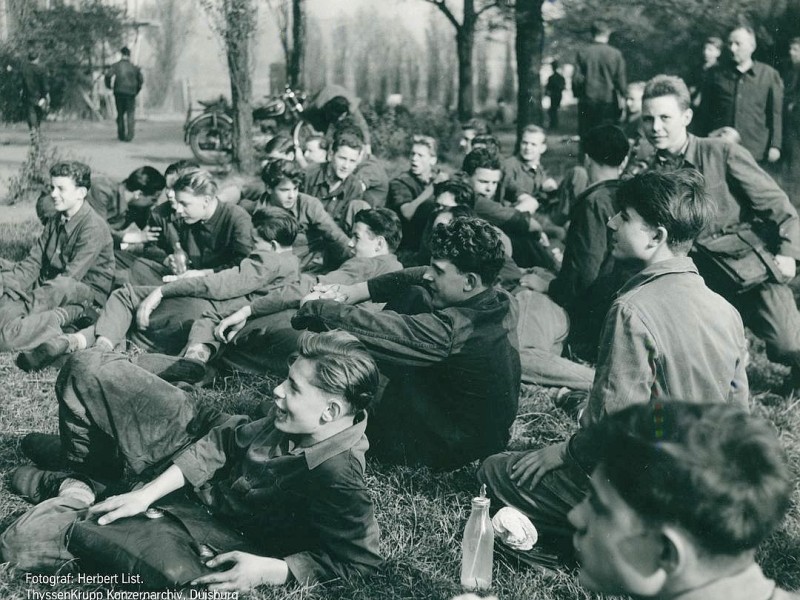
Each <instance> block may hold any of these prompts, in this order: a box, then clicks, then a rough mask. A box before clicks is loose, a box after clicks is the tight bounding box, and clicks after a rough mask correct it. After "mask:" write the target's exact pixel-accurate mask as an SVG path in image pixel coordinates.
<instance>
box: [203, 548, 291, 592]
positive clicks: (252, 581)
mask: <svg viewBox="0 0 800 600" xmlns="http://www.w3.org/2000/svg"><path fill="white" fill-rule="evenodd" d="M225 564H232V565H233V566H231V567H230V568H229V569H228V570H227V571H220V572H218V573H209V574H208V575H203V576H202V577H198V578H197V579H195V580H194V581H192V583H191V585H205V586H208V589H209V590H212V591H220V592H221V591H233V590H239V591H246V590H250V589H253V588H254V587H256V586H259V585H262V584H267V585H281V584H284V583H286V582H287V581H288V579H289V565H287V564H286V562H285V561H282V560H279V559H277V558H270V557H268V556H256V555H255V554H249V553H247V552H239V551H234V552H223V553H222V554H220V555H218V556H215V557H214V558H212V559H211V560H209V561H208V562H206V566H207V567H211V568H214V567H218V566H220V565H225Z"/></svg>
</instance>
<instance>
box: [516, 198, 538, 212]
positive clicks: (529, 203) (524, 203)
mask: <svg viewBox="0 0 800 600" xmlns="http://www.w3.org/2000/svg"><path fill="white" fill-rule="evenodd" d="M514 208H516V209H517V210H518V211H519V212H526V213H531V214H533V213H535V212H536V211H537V210H539V201H538V200H537V199H536V198H534V197H533V196H531V195H530V194H520V195H519V196H517V203H516V204H515V205H514Z"/></svg>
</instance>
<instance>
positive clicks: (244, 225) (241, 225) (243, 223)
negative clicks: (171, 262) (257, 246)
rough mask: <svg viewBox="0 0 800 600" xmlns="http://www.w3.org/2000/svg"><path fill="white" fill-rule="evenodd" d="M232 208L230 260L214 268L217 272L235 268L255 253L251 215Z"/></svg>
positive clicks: (241, 209)
mask: <svg viewBox="0 0 800 600" xmlns="http://www.w3.org/2000/svg"><path fill="white" fill-rule="evenodd" d="M231 208H232V209H233V210H232V213H233V214H232V223H231V229H232V231H231V235H230V242H229V243H228V248H229V249H230V255H229V256H230V259H229V260H228V261H227V262H225V263H223V264H220V265H216V266H215V267H213V268H214V271H215V272H219V271H223V270H225V269H228V268H230V267H235V266H236V265H238V264H240V263H241V262H242V261H243V260H244V259H245V258H247V257H248V256H250V253H251V252H252V251H253V234H252V228H253V224H252V221H251V219H250V215H248V214H247V212H246V211H245V210H244V209H243V208H241V207H239V206H236V205H234V206H232V207H231ZM184 250H185V248H184ZM169 252H172V250H171V249H170V250H169Z"/></svg>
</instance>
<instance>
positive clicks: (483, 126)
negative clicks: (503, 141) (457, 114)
mask: <svg viewBox="0 0 800 600" xmlns="http://www.w3.org/2000/svg"><path fill="white" fill-rule="evenodd" d="M464 129H474V130H475V135H486V134H490V133H492V128H491V127H489V124H488V123H487V122H486V121H484V120H483V119H470V120H469V121H467V122H465V123H462V124H461V130H462V131H463V130H464Z"/></svg>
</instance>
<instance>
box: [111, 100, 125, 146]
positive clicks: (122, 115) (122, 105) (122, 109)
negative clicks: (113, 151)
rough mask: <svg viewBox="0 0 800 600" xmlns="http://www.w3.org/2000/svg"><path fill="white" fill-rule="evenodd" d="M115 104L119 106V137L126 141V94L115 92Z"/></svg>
mask: <svg viewBox="0 0 800 600" xmlns="http://www.w3.org/2000/svg"><path fill="white" fill-rule="evenodd" d="M114 104H115V105H116V107H117V139H118V140H120V141H125V96H124V95H122V94H114Z"/></svg>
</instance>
